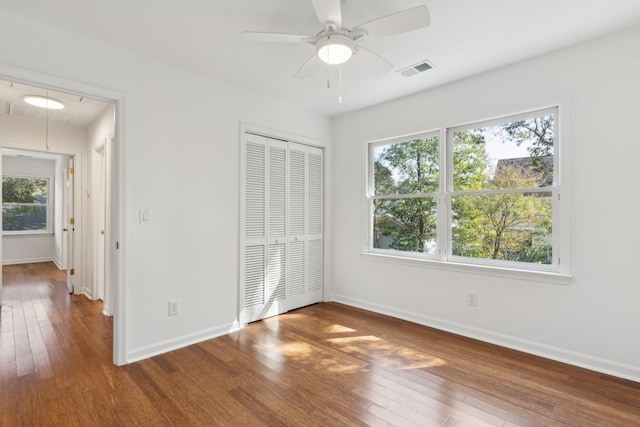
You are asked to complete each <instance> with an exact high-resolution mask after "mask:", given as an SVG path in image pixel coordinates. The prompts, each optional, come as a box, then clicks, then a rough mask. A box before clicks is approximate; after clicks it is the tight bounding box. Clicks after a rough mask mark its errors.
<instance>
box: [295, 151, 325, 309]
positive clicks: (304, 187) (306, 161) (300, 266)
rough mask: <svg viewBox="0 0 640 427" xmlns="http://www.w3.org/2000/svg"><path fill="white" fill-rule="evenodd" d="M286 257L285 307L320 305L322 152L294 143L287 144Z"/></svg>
mask: <svg viewBox="0 0 640 427" xmlns="http://www.w3.org/2000/svg"><path fill="white" fill-rule="evenodd" d="M312 156H315V157H312ZM318 162H319V163H318ZM317 191H320V193H317ZM318 196H320V198H319V199H318ZM288 254H289V286H288V288H287V307H288V308H289V309H294V308H298V307H303V306H305V305H309V304H313V303H315V302H318V301H320V300H321V299H322V294H321V291H322V150H320V149H317V148H313V147H308V146H305V145H301V144H295V143H289V248H288Z"/></svg>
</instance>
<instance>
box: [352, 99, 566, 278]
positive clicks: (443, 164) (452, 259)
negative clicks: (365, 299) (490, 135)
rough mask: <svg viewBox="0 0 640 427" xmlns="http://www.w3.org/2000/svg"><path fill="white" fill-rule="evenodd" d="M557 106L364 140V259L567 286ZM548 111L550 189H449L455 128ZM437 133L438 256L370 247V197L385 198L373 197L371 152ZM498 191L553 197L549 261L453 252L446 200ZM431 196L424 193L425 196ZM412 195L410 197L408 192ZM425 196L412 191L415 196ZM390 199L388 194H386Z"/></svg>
mask: <svg viewBox="0 0 640 427" xmlns="http://www.w3.org/2000/svg"><path fill="white" fill-rule="evenodd" d="M561 111H562V110H561V108H560V105H553V106H550V107H544V108H538V109H530V110H527V111H526V112H522V113H515V114H508V115H503V116H500V117H496V118H492V119H487V120H477V121H473V122H468V123H465V124H459V125H453V126H447V127H443V128H442V129H440V130H433V131H428V132H420V133H415V134H408V135H405V136H399V137H392V138H385V139H379V140H374V141H367V142H366V147H367V148H366V153H367V159H366V168H367V175H366V176H367V182H366V199H367V213H368V221H367V223H368V232H367V238H366V249H365V251H364V252H363V255H364V256H365V257H368V258H370V259H375V260H383V261H391V262H398V263H404V264H409V265H420V266H425V267H429V268H437V269H445V270H453V271H460V272H467V273H473V274H485V275H491V276H499V277H510V278H516V279H524V280H534V281H542V282H549V283H555V284H568V283H569V282H570V280H571V275H570V265H569V256H568V255H569V238H568V233H569V221H568V206H566V205H567V204H568V197H567V195H566V194H563V192H566V187H563V177H564V176H565V175H566V174H567V165H566V163H564V162H563V160H562V159H563V156H564V155H565V149H564V145H565V141H564V139H565V138H566V132H563V129H564V127H563V122H562V120H561ZM550 113H552V114H553V115H554V121H555V122H554V147H553V150H554V156H553V170H554V177H553V184H552V186H550V187H543V188H531V189H518V190H511V189H509V190H506V191H504V190H483V191H473V192H466V191H453V138H452V136H453V133H454V132H456V131H459V130H465V129H476V128H479V127H488V126H492V125H499V124H504V123H508V122H512V121H517V120H521V119H525V118H532V117H538V116H541V115H545V114H550ZM434 135H438V136H439V149H440V167H439V179H440V181H439V183H440V188H439V189H438V190H439V191H438V194H437V197H438V215H437V230H436V233H437V241H438V254H436V255H429V254H423V253H417V252H406V251H399V250H393V249H379V248H374V247H373V245H374V240H373V237H374V236H373V221H374V218H373V216H374V215H373V214H374V210H373V209H374V200H376V199H381V198H387V197H384V196H383V197H381V196H375V188H374V159H373V150H374V148H375V147H378V146H381V145H389V144H393V143H401V142H406V141H410V140H412V139H417V138H424V137H426V136H434ZM500 192H508V193H513V192H549V193H551V197H552V200H553V201H552V203H553V204H552V221H553V235H552V247H553V258H552V263H551V264H546V265H543V264H534V263H526V262H515V261H504V260H491V259H484V258H471V257H463V256H456V255H453V254H452V238H451V236H452V223H451V215H452V210H451V200H452V197H453V196H456V195H461V194H469V193H472V194H495V193H500ZM431 195H432V194H431V193H429V194H428V196H431ZM412 196H413V195H412ZM420 196H424V195H422V194H421V195H416V196H415V197H420ZM390 198H392V197H390Z"/></svg>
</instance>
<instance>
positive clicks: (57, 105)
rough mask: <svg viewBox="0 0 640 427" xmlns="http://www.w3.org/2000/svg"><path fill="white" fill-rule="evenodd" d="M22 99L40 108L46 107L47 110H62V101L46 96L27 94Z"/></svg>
mask: <svg viewBox="0 0 640 427" xmlns="http://www.w3.org/2000/svg"><path fill="white" fill-rule="evenodd" d="M23 99H24V102H26V103H27V104H30V105H33V106H36V107H40V108H46V109H48V110H62V109H63V108H64V104H63V103H62V101H58V100H57V99H53V98H49V97H48V96H40V95H27V96H25V97H24V98H23Z"/></svg>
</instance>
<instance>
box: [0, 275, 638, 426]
mask: <svg viewBox="0 0 640 427" xmlns="http://www.w3.org/2000/svg"><path fill="white" fill-rule="evenodd" d="M3 280H4V285H3V290H2V292H3V302H4V305H3V306H2V308H1V310H0V426H12V427H13V426H33V425H38V426H49V425H78V426H89V425H91V426H93V425H96V426H98V425H108V426H120V425H121V426H128V425H133V426H135V425H140V426H143V425H144V426H156V425H158V426H224V427H227V426H276V425H277V426H296V427H299V426H302V427H307V426H309V427H313V426H376V427H388V426H400V427H405V426H421V427H424V426H448V427H461V426H478V427H540V426H557V427H566V426H575V427H589V426H607V427H609V426H614V427H615V426H624V427H629V426H640V384H638V383H635V382H632V381H628V380H624V379H620V378H616V377H611V376H609V375H605V374H600V373H597V372H593V371H588V370H585V369H581V368H577V367H574V366H568V365H565V364H562V363H559V362H554V361H550V360H546V359H544V358H541V357H536V356H531V355H527V354H523V353H520V352H517V351H514V350H510V349H505V348H502V347H498V346H495V345H491V344H487V343H482V342H479V341H475V340H472V339H468V338H464V337H459V336H456V335H454V334H451V333H447V332H442V331H438V330H435V329H431V328H426V327H424V326H420V325H417V324H414V323H410V322H405V321H402V320H399V319H394V318H391V317H387V316H384V315H381V314H377V313H371V312H367V311H365V310H360V309H357V308H354V307H348V306H345V305H341V304H337V303H324V304H317V305H313V306H309V307H305V308H302V309H299V310H295V311H292V312H290V313H286V314H284V315H282V316H278V317H273V318H270V319H265V320H263V321H260V322H255V323H252V324H250V325H247V326H246V327H245V328H243V329H242V330H239V331H236V332H233V333H230V334H228V335H225V336H222V337H219V338H216V339H213V340H208V341H205V342H202V343H199V344H195V345H192V346H189V347H186V348H183V349H179V350H176V351H173V352H171V353H167V354H162V355H159V356H156V357H153V358H150V359H147V360H143V361H140V362H137V363H133V364H130V365H127V366H123V367H117V366H114V365H113V364H112V361H111V354H112V345H113V344H112V343H113V322H112V319H111V318H109V317H105V316H104V315H103V314H102V303H101V302H100V301H90V300H88V299H87V298H85V297H84V296H78V295H69V294H68V293H67V290H66V283H65V280H66V279H65V273H64V272H61V271H60V270H58V269H57V268H56V267H55V266H54V265H53V264H52V263H37V264H24V265H16V266H4V267H3ZM70 408H72V410H69V409H70Z"/></svg>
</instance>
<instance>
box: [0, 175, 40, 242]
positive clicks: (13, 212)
mask: <svg viewBox="0 0 640 427" xmlns="http://www.w3.org/2000/svg"><path fill="white" fill-rule="evenodd" d="M49 211H50V209H49V178H33V177H15V176H4V177H3V178H2V231H3V232H4V233H10V234H11V233H16V234H18V233H19V234H26V233H42V232H48V231H49V228H50V227H49Z"/></svg>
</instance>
